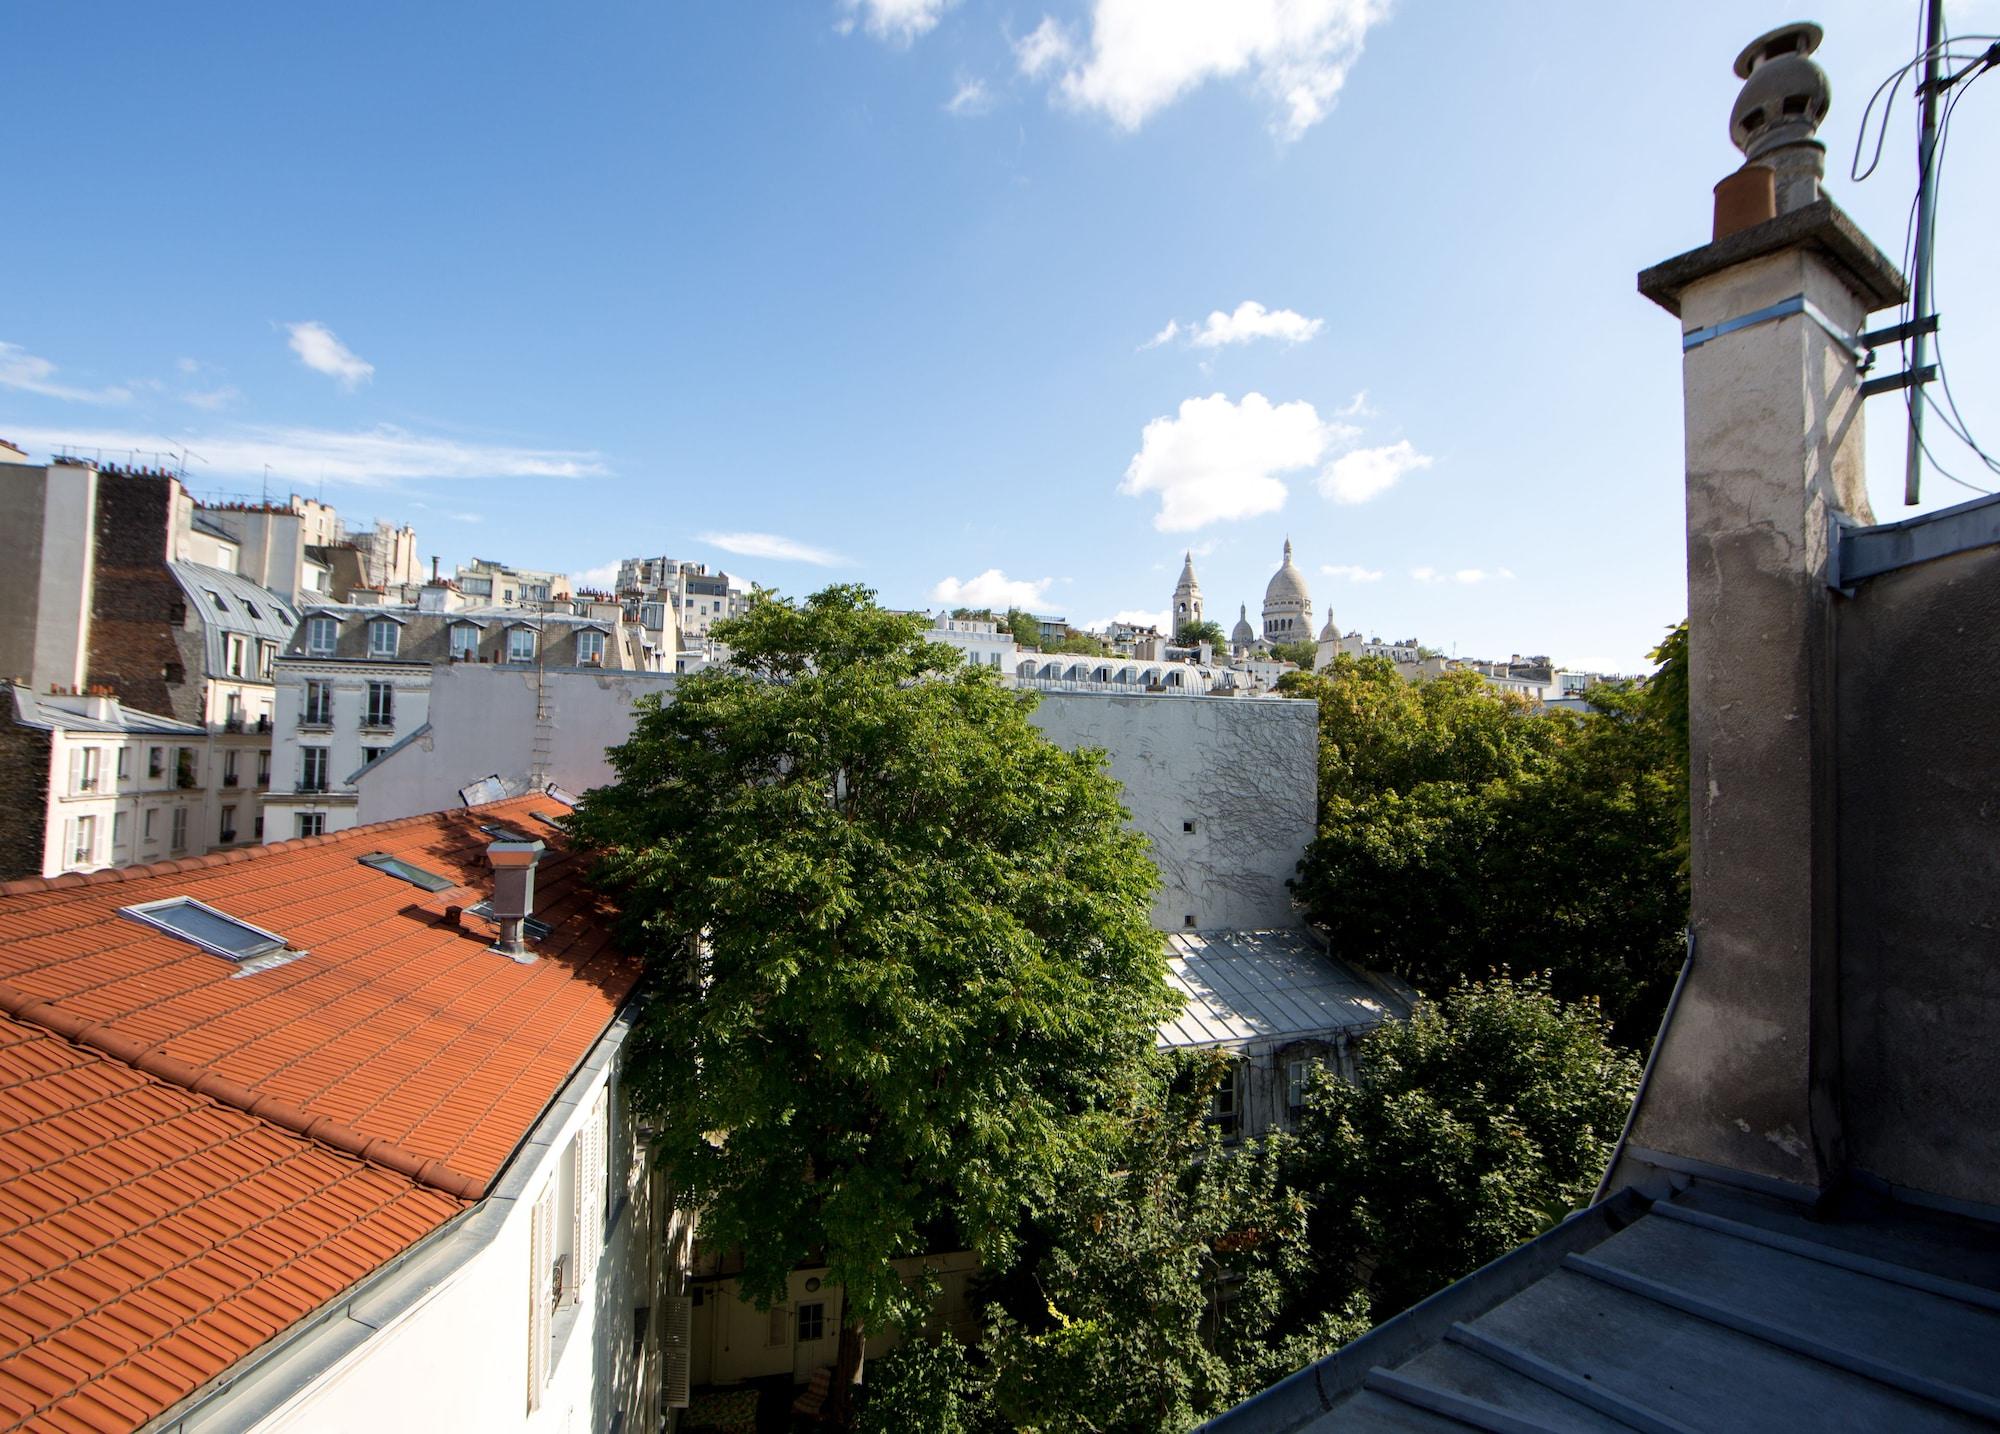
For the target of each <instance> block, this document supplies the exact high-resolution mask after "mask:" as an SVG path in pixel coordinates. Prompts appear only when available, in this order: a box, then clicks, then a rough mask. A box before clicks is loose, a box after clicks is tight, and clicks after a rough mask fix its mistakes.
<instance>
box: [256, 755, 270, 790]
mask: <svg viewBox="0 0 2000 1434" xmlns="http://www.w3.org/2000/svg"><path fill="white" fill-rule="evenodd" d="M257 785H258V786H260V787H268V786H270V785H271V751H270V749H269V748H268V747H267V748H265V749H264V750H263V751H261V752H259V753H258V754H257Z"/></svg>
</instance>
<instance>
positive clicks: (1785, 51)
mask: <svg viewBox="0 0 2000 1434" xmlns="http://www.w3.org/2000/svg"><path fill="white" fill-rule="evenodd" d="M1825 38H1826V31H1824V30H1822V29H1820V27H1819V26H1817V25H1815V24H1814V23H1813V22H1812V21H1810V20H1794V21H1792V23H1791V24H1789V25H1780V26H1778V27H1777V28H1776V29H1775V30H1766V31H1765V32H1764V33H1763V34H1761V35H1759V36H1758V37H1757V38H1756V39H1754V40H1752V41H1751V42H1750V43H1749V44H1747V45H1745V46H1744V47H1743V53H1742V54H1740V55H1738V56H1737V57H1736V78H1737V79H1739V80H1747V79H1749V78H1750V72H1751V71H1752V70H1754V69H1756V68H1757V66H1759V65H1760V64H1764V63H1767V62H1768V61H1771V60H1775V59H1777V58H1778V57H1779V56H1780V55H1810V54H1811V53H1812V52H1813V51H1814V50H1817V49H1818V48H1819V42H1820V41H1821V40H1823V39H1825Z"/></svg>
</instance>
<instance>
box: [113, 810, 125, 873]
mask: <svg viewBox="0 0 2000 1434" xmlns="http://www.w3.org/2000/svg"><path fill="white" fill-rule="evenodd" d="M124 847H125V813H123V812H113V813H112V814H111V859H112V860H113V861H116V860H118V854H119V852H121V851H123V850H124Z"/></svg>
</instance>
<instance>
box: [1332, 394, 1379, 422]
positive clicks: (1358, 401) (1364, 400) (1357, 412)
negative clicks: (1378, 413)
mask: <svg viewBox="0 0 2000 1434" xmlns="http://www.w3.org/2000/svg"><path fill="white" fill-rule="evenodd" d="M1333 416H1334V417H1335V418H1373V417H1374V416H1375V410H1374V409H1373V408H1371V407H1369V405H1368V390H1367V389H1365V388H1364V389H1362V390H1361V391H1360V392H1359V393H1357V394H1355V395H1354V397H1352V398H1350V399H1348V400H1347V402H1346V403H1343V404H1342V405H1341V406H1340V407H1339V408H1336V409H1335V410H1334V411H1333Z"/></svg>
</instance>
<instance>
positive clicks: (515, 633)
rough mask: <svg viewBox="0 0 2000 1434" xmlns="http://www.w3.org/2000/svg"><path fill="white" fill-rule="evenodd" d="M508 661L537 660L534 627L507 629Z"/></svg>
mask: <svg viewBox="0 0 2000 1434" xmlns="http://www.w3.org/2000/svg"><path fill="white" fill-rule="evenodd" d="M507 660H508V661H509V662H533V661H534V660H535V630H534V629H533V628H532V627H510V628H508V629H507Z"/></svg>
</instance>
